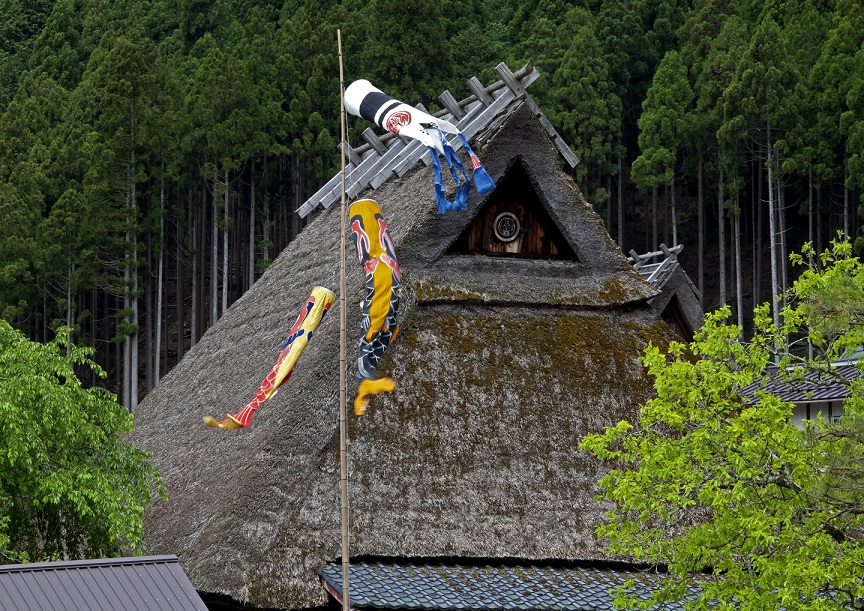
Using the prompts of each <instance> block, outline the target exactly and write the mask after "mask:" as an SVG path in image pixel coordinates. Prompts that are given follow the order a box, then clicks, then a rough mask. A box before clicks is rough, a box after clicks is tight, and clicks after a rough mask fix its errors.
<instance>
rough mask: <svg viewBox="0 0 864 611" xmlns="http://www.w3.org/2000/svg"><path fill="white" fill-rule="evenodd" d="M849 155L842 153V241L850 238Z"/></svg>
mask: <svg viewBox="0 0 864 611" xmlns="http://www.w3.org/2000/svg"><path fill="white" fill-rule="evenodd" d="M848 180H849V153H848V152H844V153H843V239H844V240H848V239H850V238H851V237H852V234H851V233H849V186H848V184H847V183H848Z"/></svg>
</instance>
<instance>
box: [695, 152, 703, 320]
mask: <svg viewBox="0 0 864 611" xmlns="http://www.w3.org/2000/svg"><path fill="white" fill-rule="evenodd" d="M696 182H697V189H696V192H697V206H698V209H699V231H698V234H699V247H698V248H699V252H698V254H697V259H698V266H699V272H698V274H699V275H698V282H699V305H700V306H701V307H702V309H704V308H705V300H704V298H703V297H702V296H703V295H704V294H705V261H704V254H705V212H704V210H703V208H702V206H703V201H702V157H699V167H698V169H697V172H696Z"/></svg>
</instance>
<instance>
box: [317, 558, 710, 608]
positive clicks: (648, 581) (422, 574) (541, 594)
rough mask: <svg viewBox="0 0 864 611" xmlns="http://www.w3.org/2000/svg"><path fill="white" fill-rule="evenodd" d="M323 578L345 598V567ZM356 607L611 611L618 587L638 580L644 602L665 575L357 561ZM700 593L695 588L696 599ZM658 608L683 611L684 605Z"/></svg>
mask: <svg viewBox="0 0 864 611" xmlns="http://www.w3.org/2000/svg"><path fill="white" fill-rule="evenodd" d="M318 574H319V575H320V576H321V579H322V581H323V582H324V583H325V584H326V585H325V587H326V586H329V588H328V591H331V592H332V593H335V594H336V595H337V596H338V597H341V594H342V565H341V564H336V563H330V564H328V565H327V566H326V567H324V568H323V569H319V571H318ZM349 578H350V584H351V607H352V608H356V609H434V610H441V611H443V610H448V611H457V610H460V611H461V610H470V609H475V610H492V609H496V610H504V609H537V610H542V609H556V610H560V611H588V610H595V609H612V608H613V607H612V600H613V598H614V596H613V595H612V594H610V593H609V591H610V590H611V589H613V588H616V587H619V586H623V585H624V583H625V582H626V581H627V580H629V579H635V580H636V586H635V589H636V591H637V592H639V593H640V598H642V599H643V600H645V599H647V598H648V597H649V596H650V592H651V591H652V589H653V588H654V587H656V586H657V585H658V583H659V580H660V579H662V578H663V576H662V574H659V573H652V572H644V571H637V570H627V569H611V568H596V567H575V568H562V567H549V566H534V565H524V566H466V565H443V564H414V563H386V564H385V563H381V562H374V563H370V562H358V563H352V564H351V567H350V577H349ZM696 593H697V589H696V588H695V587H694V588H692V589H691V595H693V596H695V594H696ZM656 608H657V609H664V610H670V611H672V610H675V611H677V610H679V609H683V608H684V607H683V604H679V603H674V604H666V605H664V606H662V607H656Z"/></svg>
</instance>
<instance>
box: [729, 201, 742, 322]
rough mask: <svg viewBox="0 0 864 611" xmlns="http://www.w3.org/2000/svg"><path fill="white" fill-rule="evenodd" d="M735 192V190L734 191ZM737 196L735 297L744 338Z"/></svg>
mask: <svg viewBox="0 0 864 611" xmlns="http://www.w3.org/2000/svg"><path fill="white" fill-rule="evenodd" d="M736 191H737V189H736ZM739 201H740V200H739V196H738V195H736V196H735V219H734V223H733V227H732V230H733V232H734V234H735V296H736V298H737V299H736V303H737V306H738V307H737V309H738V326H739V327H740V328H741V338H742V339H743V338H744V283H743V276H742V273H741V208H740V207H739V206H738V203H739Z"/></svg>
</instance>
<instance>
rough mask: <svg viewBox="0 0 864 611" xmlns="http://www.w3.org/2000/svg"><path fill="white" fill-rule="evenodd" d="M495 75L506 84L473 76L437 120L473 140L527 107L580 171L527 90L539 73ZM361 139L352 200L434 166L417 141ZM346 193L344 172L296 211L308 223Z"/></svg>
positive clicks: (353, 163) (369, 133)
mask: <svg viewBox="0 0 864 611" xmlns="http://www.w3.org/2000/svg"><path fill="white" fill-rule="evenodd" d="M495 72H497V73H498V76H500V77H501V80H500V81H496V82H495V83H493V84H491V85H489V86H488V87H483V85H482V84H481V83H480V81H479V80H478V79H477V77H476V76H473V77H471V78H470V79H469V80H468V87H469V88H470V89H471V91H473V92H474V93H473V95H471V96H469V97H467V98H465V99H464V100H462V101H461V102H457V101H456V98H454V97H453V94H452V93H450V92H449V91H444V93H442V94H441V95H440V96H438V99H439V100H440V101H441V103H442V104H443V105H444V109H443V110H440V111H438V112H436V113H434V115H433V116H435V117H436V118H439V119H444V120H447V121H450V122H451V123H453V124H455V125H456V127H457V128H459V131H461V132H462V134H463V135H464V136H465V138H466V139H467V140H469V141H470V140H472V139H473V138H474V137H475V136H476V135H477V134H479V133H480V132H481V131H482V130H484V129H486V128H487V127H489V126H490V125H492V124H493V123H495V122H496V121H497V120H499V119H500V118H502V117H506V116H507V115H509V114H510V112H511V111H512V110H513V109H514V108H516V107H517V106H518V105H519V104H520V103H525V104H526V105H527V106H528V107H529V108H530V110H531V112H532V113H533V114H534V116H535V117H537V119H538V120H539V121H540V123H541V125H542V126H543V128H544V129H545V130H546V133H548V134H549V137H550V138H551V139H552V142H553V144H554V146H555V148H556V149H557V150H558V152H560V153H561V155H562V156H563V157H564V159H565V160H566V161H567V163H569V164H570V166H571V167H575V166H576V164H578V163H579V158H578V157H577V156H576V154H575V153H574V152H573V151H572V150H571V149H570V147H569V146H568V145H567V143H565V142H564V140H563V139H562V138H561V135H560V134H559V133H558V131H557V130H556V129H555V128H554V127H553V126H552V123H550V122H549V119H547V118H546V115H544V114H543V111H541V110H540V108H539V107H538V106H537V104H536V103H535V102H534V100H532V99H531V96H529V95H528V92H527V91H526V88H527V87H528V86H529V85H531V83H533V82H534V81H536V80H537V78H539V76H540V72H539V71H538V70H537V68H535V67H534V66H533V65H532V64H531V62H528V63H527V64H525V65H524V66H523V67H522V68H521V69H519V70H517V71H516V72H515V73H513V72H511V71H510V69H509V68H508V67H507V65H506V64H505V63H503V62H502V63H500V64H498V65H497V66H495ZM417 108H419V109H421V110H424V111H425V108H423V106H422V104H418V105H417ZM361 137H362V138H363V140H364V142H365V143H364V144H361V145H360V146H358V147H352V146H351V145H350V144H349V145H348V147H347V150H346V153H347V155H348V160H349V163H348V166H347V167H346V168H345V171H346V172H347V173H348V174H347V180H346V181H345V188H346V191H347V195H348V197H350V198H352V199H353V198H355V197H356V196H357V195H358V194H359V193H361V192H362V191H364V190H365V189H367V188H368V187H372V188H373V189H377V188H379V187H380V186H381V185H383V184H384V183H385V182H387V180H388V179H390V178H391V177H392V176H393V175H396V176H404V175H405V173H407V172H408V170H410V169H411V168H413V167H414V166H415V165H417V163H418V162H422V163H423V164H424V165H427V166H428V165H430V164H431V163H432V158H431V153H430V152H429V150H428V148H427V147H425V146H423V145H422V144H421V143H420V142H418V141H416V140H412V139H409V138H403V137H401V136H397V135H396V134H392V133H386V134H384V135H382V136H379V135H377V134H376V133H375V132H374V131H373V130H372V129H371V128H366V129H365V130H364V131H363V133H362V134H361ZM450 144H451V145H452V146H453V148H454V149H456V150H459V149H460V148H461V147H462V142H461V141H460V140H459V139H458V138H454V139H453V141H452V142H451V143H450ZM341 188H342V172H341V171H340V172H339V173H337V174H336V175H335V176H334V177H333V178H331V179H330V180H329V181H328V182H327V184H325V185H324V186H323V187H321V188H320V189H319V190H318V191H317V192H316V193H315V194H314V195H313V196H312V197H310V198H309V199H308V200H306V201H305V202H304V203H303V204H302V205H301V206H300V207H299V208H298V209H297V214H299V215H300V216H301V217H303V218H305V217H306V216H307V215H309V213H311V212H312V211H313V210H315V209H316V208H318V207H322V208H329V207H330V206H331V205H332V204H333V203H334V202H336V201H339V199H340V197H341Z"/></svg>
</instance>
